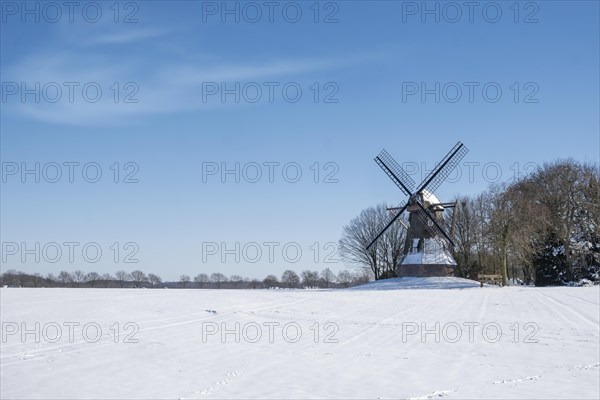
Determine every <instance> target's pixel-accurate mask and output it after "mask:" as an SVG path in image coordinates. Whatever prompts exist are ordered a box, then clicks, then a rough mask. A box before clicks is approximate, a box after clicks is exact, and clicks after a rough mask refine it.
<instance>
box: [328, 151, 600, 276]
mask: <svg viewBox="0 0 600 400" xmlns="http://www.w3.org/2000/svg"><path fill="white" fill-rule="evenodd" d="M599 181H600V172H599V169H598V166H597V165H596V164H591V163H580V162H577V161H574V160H571V159H568V160H559V161H555V162H551V163H545V164H544V165H542V166H539V167H538V168H537V169H536V170H535V171H534V172H532V173H531V174H529V175H527V176H525V177H523V178H521V179H519V180H516V181H513V182H510V183H502V184H493V185H490V186H489V187H488V189H487V190H485V191H484V192H483V193H480V194H478V195H474V196H457V197H456V199H455V200H456V202H455V205H456V206H455V207H454V208H453V209H451V211H450V212H448V213H446V215H445V220H446V228H447V231H448V232H452V234H453V241H454V243H455V246H454V249H453V255H454V258H455V260H456V261H457V269H456V275H457V276H460V277H465V278H471V279H477V276H478V275H479V274H499V275H502V281H503V284H504V285H506V284H507V282H508V281H510V280H513V281H517V282H522V283H524V284H535V285H538V286H545V285H566V284H572V283H574V282H577V281H579V280H581V279H589V280H592V281H598V280H599V279H600V184H599ZM390 212H394V211H388V206H387V205H386V204H380V205H377V206H374V207H369V208H367V209H365V210H363V211H362V212H361V213H360V214H359V215H358V216H357V217H356V218H354V219H353V220H352V221H351V222H350V223H349V224H348V225H347V226H345V227H344V230H343V234H342V238H341V239H340V242H339V244H340V246H339V248H340V255H341V257H342V259H343V260H344V261H345V262H347V263H349V264H351V265H353V266H355V267H357V268H358V269H363V270H366V271H368V272H369V273H370V274H371V275H372V276H373V277H374V278H375V279H384V278H388V277H391V276H395V275H396V266H397V265H398V264H399V262H401V260H402V256H403V245H404V239H405V235H406V229H405V228H404V227H403V226H402V223H404V224H406V223H407V221H406V220H404V221H400V222H398V223H396V224H395V225H394V226H393V227H392V229H389V230H388V231H387V232H386V233H385V234H384V235H383V236H382V237H381V239H380V240H379V241H378V243H377V244H376V245H375V246H373V247H372V248H371V250H366V249H365V247H366V245H367V244H368V243H369V242H370V240H371V238H373V237H374V235H375V234H376V233H377V230H378V229H379V227H380V225H381V223H382V221H385V220H387V219H389V217H390Z"/></svg>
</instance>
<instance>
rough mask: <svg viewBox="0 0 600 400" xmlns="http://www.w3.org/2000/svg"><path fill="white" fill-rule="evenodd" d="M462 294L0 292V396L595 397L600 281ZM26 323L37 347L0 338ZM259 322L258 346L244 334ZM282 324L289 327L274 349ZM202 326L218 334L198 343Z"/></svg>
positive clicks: (409, 282)
mask: <svg viewBox="0 0 600 400" xmlns="http://www.w3.org/2000/svg"><path fill="white" fill-rule="evenodd" d="M436 282H437V283H436ZM436 284H437V285H440V287H444V288H453V287H454V288H457V289H458V290H453V289H451V290H435V289H432V287H434V286H435V285H436ZM473 286H474V283H473V282H472V281H468V280H460V279H458V278H400V279H391V280H388V281H386V282H378V283H376V284H369V285H365V286H363V287H360V288H355V289H352V290H320V291H313V290H198V289H188V290H160V289H157V290H136V289H25V288H23V289H21V288H5V289H0V300H1V320H2V334H3V340H2V343H0V345H1V351H0V397H1V398H11V399H23V398H32V399H59V398H60V399H65V398H78V399H91V398H102V399H117V398H118V399H125V398H154V399H156V398H161V399H179V398H185V399H190V398H194V399H198V398H199V399H205V398H206V399H211V398H418V399H429V398H442V397H443V398H448V399H458V398H460V399H465V398H488V399H498V398H503V399H510V398H523V399H525V398H545V399H551V398H579V399H598V398H599V397H600V393H599V390H600V389H599V387H600V362H599V353H600V345H599V343H600V333H599V322H600V321H599V318H600V317H599V315H600V306H599V304H600V288H599V287H598V286H595V287H555V288H533V287H518V286H515V287H509V288H496V287H484V288H479V287H473ZM382 288H387V289H392V288H396V289H406V288H411V290H382ZM423 288H427V289H423ZM36 322H38V323H40V326H41V327H42V328H40V329H42V331H43V330H44V329H45V331H43V335H42V337H41V338H40V339H41V340H39V341H38V342H36V340H35V339H36V338H35V337H34V334H33V333H30V334H29V335H28V336H25V338H21V337H20V335H18V334H9V331H10V329H12V328H14V327H15V326H17V327H19V328H20V327H21V324H24V327H25V328H27V329H30V330H31V331H33V332H34V333H35V331H36V329H35V323H36ZM69 322H78V323H80V325H79V326H75V328H74V334H73V340H68V335H67V330H66V329H63V336H62V337H61V338H60V340H59V341H57V342H56V343H51V342H50V341H49V340H47V339H52V338H53V337H55V336H56V335H54V334H53V333H52V330H51V327H55V325H52V323H55V324H56V325H59V326H65V325H64V324H68V323H69ZM127 322H130V323H132V324H133V325H128V329H125V324H126V323H127ZM86 323H87V324H88V326H92V328H91V329H88V335H87V336H85V337H84V336H83V333H82V332H83V330H82V326H83V325H84V324H86ZM93 323H97V324H98V326H100V327H101V329H102V336H101V337H100V338H99V340H98V342H97V343H90V342H89V341H90V340H91V339H90V337H91V338H92V339H93V337H94V335H95V334H94V330H95V328H94V326H95V325H93ZM115 323H119V325H118V326H119V329H115V327H116V325H115ZM236 323H238V324H239V325H240V326H241V327H242V328H240V329H241V330H242V334H241V335H238V334H237V333H236V332H237V331H236V329H237V328H235V326H236ZM270 323H271V324H270ZM277 323H278V324H279V325H275V324H277ZM436 323H437V326H439V327H440V328H439V329H438V328H436ZM265 324H267V325H265ZM269 324H270V325H269ZM474 324H479V325H474ZM484 324H485V326H486V327H488V328H490V327H491V328H490V329H488V330H487V336H485V335H484V333H483V332H484V329H483V326H484ZM111 326H112V327H113V329H112V330H111ZM136 326H137V327H139V331H138V332H137V333H136V332H135V327H136ZM265 326H271V327H273V331H274V335H273V336H272V337H270V336H271V335H270V334H269V333H268V329H267V328H261V329H262V336H260V337H258V336H256V335H255V334H253V333H252V332H254V331H252V329H255V331H256V332H258V330H257V327H259V328H260V327H265ZM283 326H287V327H288V328H289V327H292V328H294V329H289V330H288V335H287V336H285V338H286V339H284V335H283ZM457 327H458V328H457ZM461 327H462V328H461ZM468 327H472V328H473V329H474V334H473V335H471V333H470V332H469V328H468ZM214 328H218V329H221V328H223V329H221V332H223V331H224V330H225V329H227V330H229V333H228V334H226V335H225V336H224V337H222V336H221V335H219V334H214V335H209V334H208V332H209V331H210V329H214ZM298 328H299V329H300V330H299V331H298V332H301V333H302V335H301V336H299V337H297V336H296V335H294V332H295V330H298ZM459 328H460V329H461V330H460V332H461V336H460V337H459V336H458V335H457V334H456V333H458V332H459V330H458V329H459ZM497 328H499V329H500V331H495V329H497ZM414 329H418V330H419V331H417V332H416V333H413V330H414ZM116 331H118V332H119V336H118V337H116V336H115V335H114V333H115V332H116ZM316 332H318V333H319V335H318V337H315V333H316ZM428 332H429V333H428ZM439 332H441V334H440V333H439ZM495 332H500V333H501V334H500V335H499V336H498V335H495ZM132 334H133V335H132ZM423 335H424V336H423ZM132 338H133V339H137V340H138V342H137V343H124V341H125V340H126V339H132ZM256 338H258V340H255V341H254V339H256ZM457 338H458V340H456V339H457ZM86 339H87V340H86ZM236 339H238V340H237V341H236ZM271 339H273V340H271ZM292 339H293V340H292ZM471 339H472V340H471ZM491 339H494V340H491ZM115 341H116V342H117V343H115ZM536 341H537V342H536Z"/></svg>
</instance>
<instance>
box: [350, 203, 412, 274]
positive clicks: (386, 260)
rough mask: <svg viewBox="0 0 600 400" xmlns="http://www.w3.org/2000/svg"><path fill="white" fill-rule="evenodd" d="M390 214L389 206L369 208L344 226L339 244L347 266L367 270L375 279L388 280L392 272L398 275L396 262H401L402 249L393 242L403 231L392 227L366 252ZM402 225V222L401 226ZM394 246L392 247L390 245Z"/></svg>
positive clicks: (382, 205)
mask: <svg viewBox="0 0 600 400" xmlns="http://www.w3.org/2000/svg"><path fill="white" fill-rule="evenodd" d="M389 218H390V214H389V212H388V211H387V206H386V204H379V205H377V206H376V207H369V208H367V209H365V210H363V211H361V213H360V214H359V215H358V217H356V218H354V219H353V220H352V221H350V224H349V225H346V226H344V229H343V232H342V238H341V239H340V241H339V248H340V256H341V258H342V260H343V261H345V262H346V263H348V264H350V265H352V266H355V267H358V268H368V269H370V270H371V271H372V272H373V275H374V276H375V279H382V278H386V277H389V276H388V275H390V272H389V271H390V269H391V270H394V271H395V267H396V265H395V264H394V263H397V260H399V257H400V252H399V250H398V249H399V248H400V247H401V246H402V243H401V241H400V242H399V243H395V242H394V240H395V238H397V237H398V236H400V235H401V232H402V231H401V230H400V229H401V227H398V226H394V225H392V227H390V229H391V231H389V230H388V232H386V233H385V234H384V236H383V237H382V238H380V240H378V241H377V242H376V243H375V244H374V245H373V246H371V247H370V248H369V249H368V250H367V246H368V245H369V243H371V240H372V239H373V238H375V236H376V235H377V234H378V233H379V231H380V229H381V228H382V227H383V226H384V222H386V221H388V220H389ZM398 224H399V222H398ZM392 243H393V246H391V247H390V244H392Z"/></svg>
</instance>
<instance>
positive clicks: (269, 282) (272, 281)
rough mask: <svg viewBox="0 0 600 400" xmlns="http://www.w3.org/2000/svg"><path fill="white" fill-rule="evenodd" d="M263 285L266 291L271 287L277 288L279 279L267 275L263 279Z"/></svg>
mask: <svg viewBox="0 0 600 400" xmlns="http://www.w3.org/2000/svg"><path fill="white" fill-rule="evenodd" d="M263 283H264V284H265V286H266V287H267V289H270V288H272V287H276V286H277V284H278V283H279V279H277V277H276V276H275V275H267V277H266V278H265V279H263Z"/></svg>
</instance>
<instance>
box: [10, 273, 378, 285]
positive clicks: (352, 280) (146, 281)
mask: <svg viewBox="0 0 600 400" xmlns="http://www.w3.org/2000/svg"><path fill="white" fill-rule="evenodd" d="M368 281H369V276H368V275H366V274H364V273H362V272H361V271H355V272H351V271H348V270H342V271H340V272H338V273H337V274H335V273H334V272H333V271H332V270H331V269H329V268H325V269H324V270H323V271H321V272H319V271H311V270H304V271H302V272H301V273H300V274H297V273H296V272H295V271H292V270H286V271H284V272H283V274H282V275H281V277H280V278H278V277H277V276H275V275H268V276H267V277H265V278H264V279H263V280H258V279H250V278H247V277H242V276H241V275H231V276H229V277H228V276H227V275H225V274H223V273H220V272H215V273H212V274H210V275H209V274H205V273H200V274H198V275H196V276H195V277H193V278H192V277H190V276H189V275H181V276H180V277H179V280H178V281H163V280H162V279H161V278H160V276H158V275H156V274H146V273H144V272H143V271H140V270H135V271H132V272H126V271H117V272H116V273H115V274H114V275H113V274H110V273H105V274H102V275H101V274H99V273H97V272H88V273H85V272H83V271H81V270H75V271H73V272H68V271H60V272H59V273H58V274H57V275H55V274H53V273H49V274H47V275H45V276H42V275H41V274H39V273H34V274H27V273H24V272H20V271H16V270H8V271H6V272H4V273H3V274H1V275H0V286H9V287H77V288H90V287H91V288H184V289H187V288H189V289H191V288H197V289H272V288H290V289H292V288H347V287H350V286H355V285H359V284H364V283H367V282H368Z"/></svg>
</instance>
